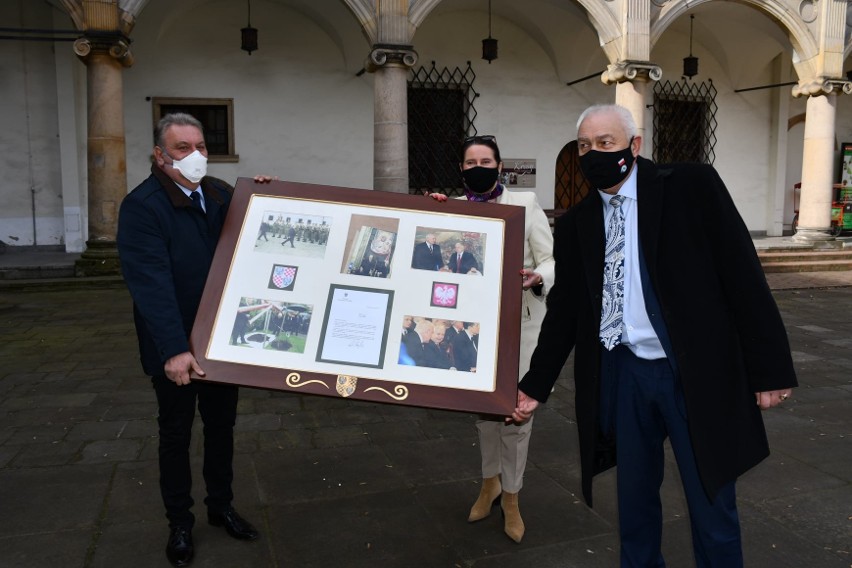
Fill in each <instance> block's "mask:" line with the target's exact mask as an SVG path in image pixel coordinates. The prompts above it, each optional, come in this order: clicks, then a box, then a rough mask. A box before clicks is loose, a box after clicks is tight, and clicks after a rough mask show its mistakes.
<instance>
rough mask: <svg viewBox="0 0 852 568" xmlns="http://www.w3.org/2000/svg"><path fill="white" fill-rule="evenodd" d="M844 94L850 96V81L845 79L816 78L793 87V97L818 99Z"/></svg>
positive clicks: (851, 90) (851, 82) (851, 83)
mask: <svg viewBox="0 0 852 568" xmlns="http://www.w3.org/2000/svg"><path fill="white" fill-rule="evenodd" d="M841 92H842V93H844V94H847V95H852V81H848V80H846V79H831V78H825V77H816V78H813V79H802V80H800V81H799V84H798V85H796V86H795V87H793V96H794V97H818V96H821V95H831V94H835V95H837V94H840V93H841Z"/></svg>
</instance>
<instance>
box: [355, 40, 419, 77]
mask: <svg viewBox="0 0 852 568" xmlns="http://www.w3.org/2000/svg"><path fill="white" fill-rule="evenodd" d="M416 64H417V52H416V51H414V48H413V47H412V46H410V45H395V44H387V43H377V44H374V45H373V49H372V50H371V51H370V55H369V56H368V57H367V62H366V63H365V64H364V68H365V69H366V70H367V71H368V72H370V73H374V72H375V71H377V70H378V69H380V68H382V67H391V66H393V67H406V68H408V69H411V68H412V67H414V66H415V65H416Z"/></svg>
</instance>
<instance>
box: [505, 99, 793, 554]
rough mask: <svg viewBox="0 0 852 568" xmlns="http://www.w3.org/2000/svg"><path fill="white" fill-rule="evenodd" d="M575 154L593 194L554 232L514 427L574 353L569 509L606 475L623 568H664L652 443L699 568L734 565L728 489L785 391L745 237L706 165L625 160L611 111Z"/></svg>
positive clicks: (780, 355)
mask: <svg viewBox="0 0 852 568" xmlns="http://www.w3.org/2000/svg"><path fill="white" fill-rule="evenodd" d="M577 139H578V146H579V152H580V165H581V168H582V171H583V173H584V174H585V176H586V177H587V178H588V179H589V181H590V182H591V184H592V187H596V188H599V189H598V190H597V191H593V192H591V193H590V194H589V195H588V196H587V198H586V199H584V200H583V201H582V202H581V203H579V204H578V205H577V206H575V207H574V208H572V209H571V210H569V211H568V212H567V213H566V214H565V215H563V216H562V217H561V218H560V219H559V220H558V221H557V223H556V227H555V234H556V240H555V245H554V258H555V259H556V282H555V285H554V286H553V288H552V289H551V291H550V293H549V294H548V301H547V305H548V309H547V315H546V317H545V320H544V323H543V325H542V328H541V333H540V335H539V340H538V347H537V348H536V351H535V353H534V354H533V358H532V361H531V366H530V370H529V372H528V373H527V374H526V375H525V376H524V378H523V380H522V381H521V383H520V385H519V393H518V408H517V409H516V410H515V413H514V414H513V418H514V419H515V420H518V421H523V420H525V419H526V418H528V417H529V416H530V415H531V413H532V412H533V411H534V410H535V408H536V406H537V405H538V404H539V402H545V401H546V400H547V397H548V396H549V394H550V392H551V388H552V386H553V384H554V381H555V380H556V378H557V376H558V374H559V372H560V370H561V368H562V366H563V364H564V363H565V360H566V358H567V357H568V355H569V353H570V352H571V350H572V349H573V348H574V347H576V352H575V362H574V381H575V385H576V412H577V430H578V434H579V438H580V457H581V466H582V478H583V495H584V496H585V498H586V501H587V502H588V503H589V505H591V504H592V491H591V489H592V477H593V476H594V475H595V474H597V473H600V472H601V471H604V470H605V469H607V468H609V467H612V466H614V465H615V464H616V462H617V463H618V465H619V468H618V476H617V478H618V481H617V485H618V512H619V532H620V537H621V559H622V566H662V565H664V564H663V558H662V554H661V552H660V539H661V534H662V515H661V507H660V498H659V488H660V484H661V483H662V479H663V461H664V459H663V456H664V453H663V443H664V440H665V439H666V437H668V438H669V439H670V441H671V444H672V449H673V450H674V454H675V456H676V458H677V462H678V468H679V470H680V474H681V479H682V482H683V487H684V492H685V494H686V498H687V501H688V503H689V512H690V522H691V523H692V534H693V549H694V554H695V557H696V562H697V565H698V566H725V567H726V568H729V567H738V566H742V562H743V560H742V546H741V540H740V527H739V520H738V515H737V509H736V498H735V490H734V484H735V481H736V479H737V477H738V476H739V475H740V474H742V473H743V472H745V471H746V470H748V469H749V468H751V467H752V466H754V465H756V464H757V463H758V462H760V461H761V460H763V459H764V458H765V457H766V456H767V455H768V454H769V445H768V442H767V438H766V432H765V430H764V426H763V420H762V416H761V412H760V411H761V409H766V408H769V407H772V406H775V405H777V404H779V403H781V402H783V401H784V400H785V399H787V398H788V397H789V396H790V394H791V388H792V387H795V386H797V382H796V377H795V373H794V370H793V363H792V357H791V355H790V347H789V344H788V341H787V335H786V332H785V330H784V325H783V322H782V321H781V317H780V314H779V312H778V309H777V307H776V305H775V302H774V300H773V298H772V295H771V293H770V291H769V287H768V286H767V284H766V279H765V277H764V275H763V271H762V269H761V266H760V263H759V261H758V259H757V255H756V253H755V250H754V245H753V243H752V240H751V237H750V235H749V233H748V230H747V229H746V226H745V224H744V223H743V221H742V219H741V218H740V216H739V214H738V212H737V210H736V207H735V206H734V203H733V201H732V200H731V197H730V195H729V194H728V192H727V189H726V188H725V185H724V184H723V183H722V180H721V179H720V177H719V175H718V174H717V173H716V171H715V170H714V169H713V168H712V167H711V166H707V165H701V164H677V165H670V166H656V165H655V164H654V163H653V162H650V161H648V160H646V159H644V158H641V157H639V149H640V146H641V137H640V136H639V135H638V134H637V130H636V126H635V123H634V121H633V118H632V116H631V115H630V113H629V112H628V111H627V110H626V109H624V108H623V107H619V106H616V105H602V106H595V107H591V108H589V109H587V110H586V111H585V112H584V113H583V115H581V117H580V120H579V122H578V137H577ZM619 209H620V210H621V212H619V211H618V210H619ZM620 218H623V221H621V222H619V219H620ZM611 221H613V223H612V224H610V222H611ZM620 236H621V238H619V237H620ZM609 253H612V255H610V254H609ZM605 272H606V274H605Z"/></svg>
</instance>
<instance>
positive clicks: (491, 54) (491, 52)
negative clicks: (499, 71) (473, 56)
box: [482, 0, 497, 65]
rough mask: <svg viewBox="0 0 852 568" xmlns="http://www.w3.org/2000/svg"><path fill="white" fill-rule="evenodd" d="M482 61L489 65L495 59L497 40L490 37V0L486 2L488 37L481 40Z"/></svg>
mask: <svg viewBox="0 0 852 568" xmlns="http://www.w3.org/2000/svg"><path fill="white" fill-rule="evenodd" d="M482 59H484V60H485V61H487V62H488V64H489V65H491V62H492V61H494V60H495V59H497V40H496V39H494V38H493V37H491V0H488V37H487V38H485V39H484V40H482Z"/></svg>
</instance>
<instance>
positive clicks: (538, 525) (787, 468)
mask: <svg viewBox="0 0 852 568" xmlns="http://www.w3.org/2000/svg"><path fill="white" fill-rule="evenodd" d="M278 246H280V245H278ZM775 294H776V298H777V301H778V304H779V306H780V308H781V310H782V313H783V315H784V318H785V322H786V325H787V328H788V332H789V336H790V340H791V345H792V349H793V354H794V358H795V362H796V366H797V370H798V372H799V377H800V382H801V387H800V388H799V389H797V390H796V392H795V394H794V398H793V399H791V400H790V401H789V402H788V403H786V404H785V405H784V407H783V408H780V409H775V410H772V411H769V412H767V413H766V415H765V419H766V424H767V429H768V433H769V437H770V442H771V445H772V447H773V454H772V456H771V457H770V458H769V459H768V460H767V461H766V462H765V463H763V464H761V465H760V466H758V467H757V468H755V469H754V470H752V471H751V472H749V473H748V474H746V475H745V476H744V477H743V478H742V479H741V481H740V483H739V485H738V494H739V501H740V513H741V519H742V525H743V535H744V543H745V554H746V565H747V566H750V567H757V568H763V567H765V568H770V567H771V568H778V567H790V568H792V567H820V568H848V567H849V566H852V486H850V482H852V445H850V441H851V440H852V317H850V315H849V314H850V312H852V288H833V289H822V290H819V289H816V290H798V289H785V290H777V291H776V292H775ZM569 377H570V364H569V366H568V367H567V368H566V370H565V372H564V379H562V380H560V381H559V383H558V384H557V388H556V392H555V394H554V395H553V397H552V398H551V401H550V402H549V403H548V404H547V405H546V406H545V407H544V408H543V409H542V410H541V411H539V413H538V415H537V418H536V424H535V435H534V436H533V441H532V447H531V451H530V464H529V467H528V470H527V475H526V483H525V488H524V490H523V492H522V494H521V511H522V513H523V516H524V520H525V521H526V525H527V534H526V536H525V538H524V541H523V543H522V544H520V545H516V544H515V543H513V542H511V541H510V540H509V539H508V538H506V537H505V535H503V533H502V521H501V519H500V515H499V512H498V511H495V513H494V514H493V515H491V517H490V518H488V519H486V520H484V521H481V522H479V523H476V524H468V523H467V522H466V517H467V511H468V508H469V507H470V505H471V503H472V502H473V500H474V498H475V497H476V495H477V493H478V490H479V486H478V483H479V477H480V476H479V457H478V448H477V447H476V443H477V440H476V433H475V429H474V426H473V421H474V418H475V417H473V416H471V415H468V414H464V413H454V412H444V411H435V410H426V409H419V408H408V407H400V406H391V405H379V404H369V403H363V402H358V401H349V400H344V399H340V398H331V397H317V396H302V395H296V394H290V393H280V392H270V391H262V390H251V389H243V390H242V391H241V399H240V404H239V419H238V424H237V435H236V450H237V455H236V458H235V467H236V472H237V473H236V481H235V493H236V495H237V497H236V502H235V505H236V507H237V508H238V509H239V510H240V512H241V513H242V514H243V515H244V516H245V517H247V518H248V519H250V520H251V521H253V522H254V523H255V524H256V525H257V526H258V528H259V529H260V530H261V531H262V537H261V539H260V540H259V541H257V542H254V543H243V542H237V541H234V540H231V539H229V538H227V537H226V536H225V533H224V532H222V531H221V529H215V528H213V527H210V526H208V525H207V524H206V523H202V522H199V523H198V524H197V525H196V528H195V532H194V535H195V542H196V560H195V563H194V565H195V566H216V567H234V566H249V567H255V566H259V567H264V566H270V567H278V566H299V567H317V568H321V567H322V568H326V567H338V566H339V567H347V568H349V567H370V568H374V567H397V566H398V567H429V568H431V567H444V566H446V567H456V566H458V567H471V566H475V567H477V568H483V567H485V568H492V567H503V566H508V565H510V564H511V565H528V566H536V567H537V568H541V567H557V566H558V567H561V568H565V567H569V568H570V567H582V568H589V567H591V568H595V567H611V566H616V565H617V558H618V553H617V547H618V537H617V533H616V530H615V505H614V475H613V474H612V473H607V474H604V475H602V476H600V477H599V478H598V480H597V481H596V484H595V492H596V508H595V509H594V510H592V509H589V508H588V507H586V506H585V504H583V502H582V501H581V499H580V498H579V497H578V492H579V471H578V464H577V457H576V456H577V452H576V445H577V444H576V431H575V424H574V419H573V417H574V408H573V392H572V381H571V380H570V378H569ZM198 426H199V425H198V424H197V425H196V435H195V436H194V439H193V450H192V456H193V458H192V459H193V467H194V472H195V473H196V488H195V495H196V502H197V503H198V504H199V505H198V506H197V507H196V512H203V507H202V506H200V503H201V501H202V499H203V494H204V492H203V482H202V480H201V475H200V473H201V467H200V455H201V436H200V428H198ZM157 475H158V473H157V427H156V403H155V400H154V394H153V391H152V389H151V387H150V384H149V381H148V379H147V378H146V377H144V376H143V375H142V372H141V369H140V366H139V364H138V356H137V351H136V340H135V334H134V331H133V324H132V319H131V304H130V300H129V298H128V295H127V292H126V291H125V290H124V289H123V288H111V289H104V290H93V289H75V290H70V289H66V290H55V289H44V290H41V291H33V292H9V291H3V290H0V511H2V515H0V566H2V567H4V568H5V567H19V566H20V567H24V566H26V567H49V568H56V567H62V568H64V567H77V566H80V567H101V566H111V567H114V566H120V567H130V568H134V567H146V568H147V567H151V566H167V565H168V564H167V562H166V560H165V555H164V553H163V549H164V547H165V540H166V536H167V528H166V523H165V519H164V517H163V512H162V505H161V502H160V498H159V493H158V489H157ZM663 505H664V518H665V529H664V541H665V542H664V547H665V554H666V560H667V563H668V565H669V566H673V567H689V566H694V563H693V562H692V559H691V552H690V536H689V527H688V521H687V517H686V515H687V513H686V509H685V504H684V500H683V496H682V493H681V491H680V488H679V483H678V480H677V475H676V468H675V467H674V461H673V460H672V459H669V460H668V464H667V478H666V481H665V482H664V484H663ZM199 517H200V519H202V520H203V515H199Z"/></svg>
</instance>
